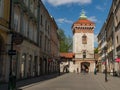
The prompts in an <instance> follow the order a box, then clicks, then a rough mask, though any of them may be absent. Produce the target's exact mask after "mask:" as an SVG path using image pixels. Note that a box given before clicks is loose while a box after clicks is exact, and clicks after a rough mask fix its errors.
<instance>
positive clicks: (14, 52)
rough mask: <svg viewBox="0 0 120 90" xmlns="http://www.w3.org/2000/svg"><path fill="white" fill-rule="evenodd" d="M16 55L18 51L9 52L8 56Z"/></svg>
mask: <svg viewBox="0 0 120 90" xmlns="http://www.w3.org/2000/svg"><path fill="white" fill-rule="evenodd" d="M16 54H17V52H16V50H9V51H8V55H16Z"/></svg>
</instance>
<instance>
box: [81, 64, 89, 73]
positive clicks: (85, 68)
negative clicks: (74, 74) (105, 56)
mask: <svg viewBox="0 0 120 90" xmlns="http://www.w3.org/2000/svg"><path fill="white" fill-rule="evenodd" d="M89 67H90V63H89V62H82V63H81V72H85V73H88V72H89Z"/></svg>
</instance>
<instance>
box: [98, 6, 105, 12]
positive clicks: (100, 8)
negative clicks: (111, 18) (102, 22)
mask: <svg viewBox="0 0 120 90" xmlns="http://www.w3.org/2000/svg"><path fill="white" fill-rule="evenodd" d="M96 9H98V10H100V11H104V10H105V8H104V7H101V6H96Z"/></svg>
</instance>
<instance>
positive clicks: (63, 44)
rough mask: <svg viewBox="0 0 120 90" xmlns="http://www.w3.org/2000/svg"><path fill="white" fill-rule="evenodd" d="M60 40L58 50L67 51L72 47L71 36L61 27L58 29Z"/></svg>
mask: <svg viewBox="0 0 120 90" xmlns="http://www.w3.org/2000/svg"><path fill="white" fill-rule="evenodd" d="M58 36H59V40H60V52H69V51H70V50H71V49H72V38H71V37H70V36H68V37H67V36H66V35H65V33H64V31H63V30H62V29H59V30H58Z"/></svg>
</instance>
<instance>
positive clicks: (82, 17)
mask: <svg viewBox="0 0 120 90" xmlns="http://www.w3.org/2000/svg"><path fill="white" fill-rule="evenodd" d="M79 19H87V16H86V15H85V11H84V9H82V12H81V15H80V18H79Z"/></svg>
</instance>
